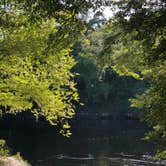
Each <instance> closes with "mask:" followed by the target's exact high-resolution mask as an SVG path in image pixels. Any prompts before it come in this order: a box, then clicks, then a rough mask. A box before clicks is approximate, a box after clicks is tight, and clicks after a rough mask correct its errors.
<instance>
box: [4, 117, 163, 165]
mask: <svg viewBox="0 0 166 166" xmlns="http://www.w3.org/2000/svg"><path fill="white" fill-rule="evenodd" d="M14 124H15V123H14ZM23 124H24V126H23ZM23 124H19V125H16V126H15V127H14V125H13V126H12V128H11V127H10V129H9V128H2V126H1V128H2V129H1V137H5V139H7V141H8V143H9V144H10V146H12V147H13V148H14V149H16V151H20V152H21V154H22V155H23V157H24V158H25V159H26V160H28V161H29V162H30V163H31V164H32V166H123V165H126V166H127V165H129V166H130V165H147V164H150V162H151V161H148V162H142V161H146V159H145V160H142V158H141V156H142V155H145V154H146V155H147V156H149V155H151V154H153V151H154V147H153V145H151V144H148V143H146V142H144V141H143V140H142V139H141V138H142V137H143V135H144V133H145V132H146V130H147V129H146V127H145V126H144V125H143V124H141V123H139V122H138V121H131V120H130V121H117V120H115V121H110V120H102V121H96V120H94V121H91V120H90V121H85V120H82V121H81V120H80V121H79V123H78V122H77V121H74V122H73V125H72V126H73V128H72V131H73V136H72V137H71V138H70V139H68V138H64V137H62V136H60V135H59V134H57V132H56V131H55V129H54V128H53V127H49V128H48V126H47V127H39V128H36V127H31V126H29V125H27V126H25V122H24V123H23ZM132 159H134V160H132ZM154 164H155V165H156V164H157V165H158V164H161V163H151V165H154Z"/></svg>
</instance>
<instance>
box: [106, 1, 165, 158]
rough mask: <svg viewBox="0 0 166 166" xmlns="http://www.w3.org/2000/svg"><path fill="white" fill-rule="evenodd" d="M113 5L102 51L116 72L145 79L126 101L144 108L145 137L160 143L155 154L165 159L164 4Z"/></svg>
mask: <svg viewBox="0 0 166 166" xmlns="http://www.w3.org/2000/svg"><path fill="white" fill-rule="evenodd" d="M114 5H116V6H117V7H118V12H117V14H116V15H115V17H114V21H113V22H112V23H110V24H109V25H108V28H111V30H112V32H111V33H110V36H109V37H108V38H107V39H106V41H105V48H104V51H103V53H104V54H105V58H106V59H108V60H107V62H108V63H109V64H108V63H107V64H108V65H111V66H112V67H113V69H114V70H115V71H116V72H117V73H119V74H120V75H128V76H132V77H134V78H136V79H139V80H147V81H148V82H149V86H148V89H146V90H145V91H144V93H140V94H138V95H136V96H135V98H132V99H131V100H130V101H131V106H132V107H136V108H141V109H143V110H144V115H143V120H145V121H146V122H147V123H148V124H149V125H150V126H152V127H153V131H151V132H149V134H148V135H147V136H146V138H147V139H149V138H150V139H153V140H154V141H157V142H160V148H159V150H158V156H159V157H163V158H165V157H166V156H165V154H166V149H165V148H166V110H165V109H166V95H165V94H166V65H165V64H166V47H165V45H166V22H165V18H166V3H165V1H162V0H160V1H146V0H141V1H136V0H129V1H118V2H117V3H114ZM109 55H111V58H110V56H109ZM109 59H111V60H110V61H109Z"/></svg>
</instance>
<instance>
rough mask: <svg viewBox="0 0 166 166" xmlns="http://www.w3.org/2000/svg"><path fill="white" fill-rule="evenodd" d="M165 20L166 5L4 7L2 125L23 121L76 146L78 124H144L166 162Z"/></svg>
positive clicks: (23, 3)
mask: <svg viewBox="0 0 166 166" xmlns="http://www.w3.org/2000/svg"><path fill="white" fill-rule="evenodd" d="M106 8H107V9H108V10H109V13H108V11H107V15H106V14H104V11H105V9H106ZM165 18H166V2H165V0H88V1H87V0H78V1H77V0H36V1H34V0H3V1H0V114H1V121H4V119H5V118H4V117H6V116H12V117H17V115H23V116H24V117H30V118H34V119H35V120H36V121H43V122H47V123H48V124H49V125H51V126H55V127H54V128H55V129H58V132H59V134H60V135H63V136H64V137H67V138H69V139H70V137H71V136H72V123H71V121H72V119H73V118H75V117H79V116H83V117H85V118H86V117H95V116H99V118H100V117H102V118H103V117H105V116H106V117H105V118H107V116H111V117H113V118H117V119H118V118H122V119H126V118H127V119H129V118H131V119H136V120H138V119H139V120H140V121H141V122H142V123H146V125H147V126H148V131H147V132H145V133H144V140H146V141H147V142H148V141H149V142H153V143H154V144H155V145H156V149H155V154H154V156H153V158H154V159H156V160H158V159H166V19H165ZM78 119H79V118H78ZM8 125H9V126H10V124H8ZM39 126H40V123H39ZM0 139H1V140H0V156H6V155H7V156H8V155H9V156H10V155H11V154H10V153H12V152H10V151H11V149H10V147H7V145H6V144H5V140H4V139H3V137H2V138H0ZM9 149H10V150H9ZM96 166H97V165H96ZM101 166H104V165H101Z"/></svg>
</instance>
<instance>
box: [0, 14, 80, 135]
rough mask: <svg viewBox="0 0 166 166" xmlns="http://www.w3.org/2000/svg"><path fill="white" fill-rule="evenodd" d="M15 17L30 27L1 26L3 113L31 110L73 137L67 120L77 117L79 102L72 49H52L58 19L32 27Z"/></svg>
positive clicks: (0, 87) (0, 90) (22, 18)
mask: <svg viewBox="0 0 166 166" xmlns="http://www.w3.org/2000/svg"><path fill="white" fill-rule="evenodd" d="M12 14H14V15H12V16H11V19H14V20H15V23H16V24H17V23H18V24H19V23H20V22H21V21H22V22H25V23H26V24H25V25H21V26H13V27H12V26H9V27H5V26H4V25H2V26H1V27H0V33H1V37H0V105H1V108H2V113H12V114H16V113H18V112H21V111H31V112H32V113H33V114H34V115H35V116H36V118H38V116H44V117H45V118H46V120H47V121H49V122H50V124H52V125H57V123H58V124H60V125H61V127H62V130H61V133H62V134H63V135H66V136H70V135H71V133H70V131H69V128H70V126H69V124H68V121H67V119H70V118H71V117H72V116H73V115H74V109H75V108H74V105H73V104H72V103H73V102H74V101H78V94H77V90H76V89H75V83H74V82H73V77H74V74H72V73H71V72H70V70H71V68H72V67H73V65H74V64H75V61H74V60H73V58H72V57H71V56H70V55H69V54H70V48H69V47H66V46H64V47H50V38H51V37H52V34H53V33H56V32H57V26H56V24H55V21H54V19H49V20H47V21H45V20H42V21H40V22H36V23H33V24H32V23H27V22H26V20H27V17H26V16H25V15H22V14H19V13H18V14H17V13H16V11H15V13H12ZM61 45H62V43H61Z"/></svg>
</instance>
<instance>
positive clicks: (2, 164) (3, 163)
mask: <svg viewBox="0 0 166 166" xmlns="http://www.w3.org/2000/svg"><path fill="white" fill-rule="evenodd" d="M0 166H30V165H29V164H28V163H27V162H25V161H23V159H22V158H21V157H17V156H10V157H0Z"/></svg>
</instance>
